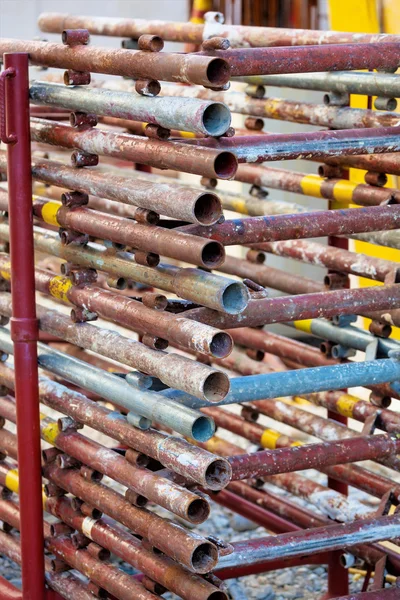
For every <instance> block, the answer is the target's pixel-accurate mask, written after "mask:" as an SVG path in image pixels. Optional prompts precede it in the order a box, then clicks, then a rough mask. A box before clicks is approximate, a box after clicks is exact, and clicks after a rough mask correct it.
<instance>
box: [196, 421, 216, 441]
mask: <svg viewBox="0 0 400 600" xmlns="http://www.w3.org/2000/svg"><path fill="white" fill-rule="evenodd" d="M214 431H215V425H214V421H213V420H212V419H211V418H210V417H206V416H201V417H198V418H197V419H196V420H195V421H194V423H193V425H192V431H191V437H192V439H194V440H195V441H196V442H206V441H207V440H209V439H210V438H211V437H212V436H213V435H214Z"/></svg>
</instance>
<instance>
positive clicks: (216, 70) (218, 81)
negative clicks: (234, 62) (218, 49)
mask: <svg viewBox="0 0 400 600" xmlns="http://www.w3.org/2000/svg"><path fill="white" fill-rule="evenodd" d="M230 76H231V68H230V66H229V64H228V63H227V61H226V60H224V59H223V58H214V60H212V61H210V63H209V65H208V67H207V79H208V81H209V82H210V83H212V84H213V86H215V87H219V86H222V85H224V84H225V83H227V82H228V81H229V78H230Z"/></svg>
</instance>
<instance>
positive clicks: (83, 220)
mask: <svg viewBox="0 0 400 600" xmlns="http://www.w3.org/2000/svg"><path fill="white" fill-rule="evenodd" d="M1 197H2V198H4V200H5V195H3V194H1V193H0V198H1ZM4 200H3V202H2V203H1V204H2V205H3V206H5V203H4ZM33 213H34V215H35V216H36V217H38V218H40V219H42V220H43V221H44V222H45V223H48V224H50V225H53V226H54V225H56V226H59V227H63V228H65V229H70V230H73V231H79V232H80V233H87V234H88V235H89V236H92V237H98V238H102V239H104V240H109V241H111V242H115V243H120V244H123V245H126V246H130V247H134V248H135V249H139V250H144V251H146V252H155V253H156V254H162V255H165V256H169V257H170V258H175V259H177V260H182V258H184V260H185V261H187V262H189V263H192V264H195V265H200V266H204V267H207V268H210V269H213V268H217V267H218V266H219V265H220V264H221V263H222V262H223V260H224V250H223V248H222V246H221V245H220V244H219V243H214V242H209V241H208V240H204V239H201V238H199V237H197V236H190V235H188V234H184V233H182V232H180V231H176V230H172V229H166V228H162V227H157V226H156V225H144V224H142V223H135V222H132V220H130V219H126V218H125V217H119V216H115V215H111V214H107V213H102V212H99V211H97V210H93V209H91V208H86V207H84V206H82V207H76V208H67V207H66V206H63V205H62V204H61V203H60V202H55V201H54V200H49V199H48V198H43V197H40V196H34V197H33Z"/></svg>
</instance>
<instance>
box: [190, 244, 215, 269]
mask: <svg viewBox="0 0 400 600" xmlns="http://www.w3.org/2000/svg"><path fill="white" fill-rule="evenodd" d="M182 258H183V257H182ZM224 259H225V249H224V247H223V245H222V244H220V242H214V241H212V242H207V243H205V244H204V246H203V249H202V252H201V262H202V266H203V267H207V268H209V269H216V268H217V267H219V266H220V265H222V263H223V262H224Z"/></svg>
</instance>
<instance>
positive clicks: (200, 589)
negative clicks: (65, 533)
mask: <svg viewBox="0 0 400 600" xmlns="http://www.w3.org/2000/svg"><path fill="white" fill-rule="evenodd" d="M45 506H46V510H47V511H48V512H50V513H51V514H53V515H54V516H56V517H58V518H59V519H61V520H62V521H63V522H65V523H67V524H69V525H70V526H71V527H73V528H74V529H77V530H78V531H81V532H84V533H85V534H86V535H88V534H89V538H90V539H91V540H93V541H94V542H95V543H97V544H99V545H100V546H102V547H103V548H107V549H108V550H110V552H112V553H113V554H115V555H116V556H118V557H119V558H120V559H122V560H124V561H126V562H128V563H129V564H131V565H132V566H133V567H135V568H136V569H139V570H140V571H142V572H143V573H145V574H146V575H147V576H148V577H150V578H151V579H153V580H155V581H157V582H158V583H160V584H161V585H164V586H165V587H166V588H167V589H169V590H170V591H172V592H174V593H175V594H177V595H179V596H180V597H181V598H184V600H192V598H194V597H196V599H198V600H224V599H225V598H226V595H225V593H224V592H223V591H219V590H218V589H217V588H216V587H215V586H213V585H212V584H211V583H209V582H208V581H206V580H205V579H203V578H201V577H198V576H196V575H194V574H193V573H190V572H188V571H187V570H186V569H184V568H183V567H181V566H180V565H178V564H176V563H174V562H172V561H171V560H170V559H169V558H167V557H166V556H164V555H161V554H154V553H153V552H152V551H151V550H149V549H147V548H145V547H144V546H143V545H142V544H141V543H140V542H139V541H138V540H137V539H136V538H135V537H134V536H132V535H131V534H129V533H127V532H125V531H124V530H123V529H122V528H121V527H119V526H118V525H117V524H116V523H111V522H110V521H109V520H106V519H100V520H97V521H95V520H94V519H91V518H88V517H85V516H84V515H81V514H79V513H77V512H75V511H74V510H73V509H72V507H71V503H70V501H69V500H67V499H66V498H47V500H46V503H45Z"/></svg>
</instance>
